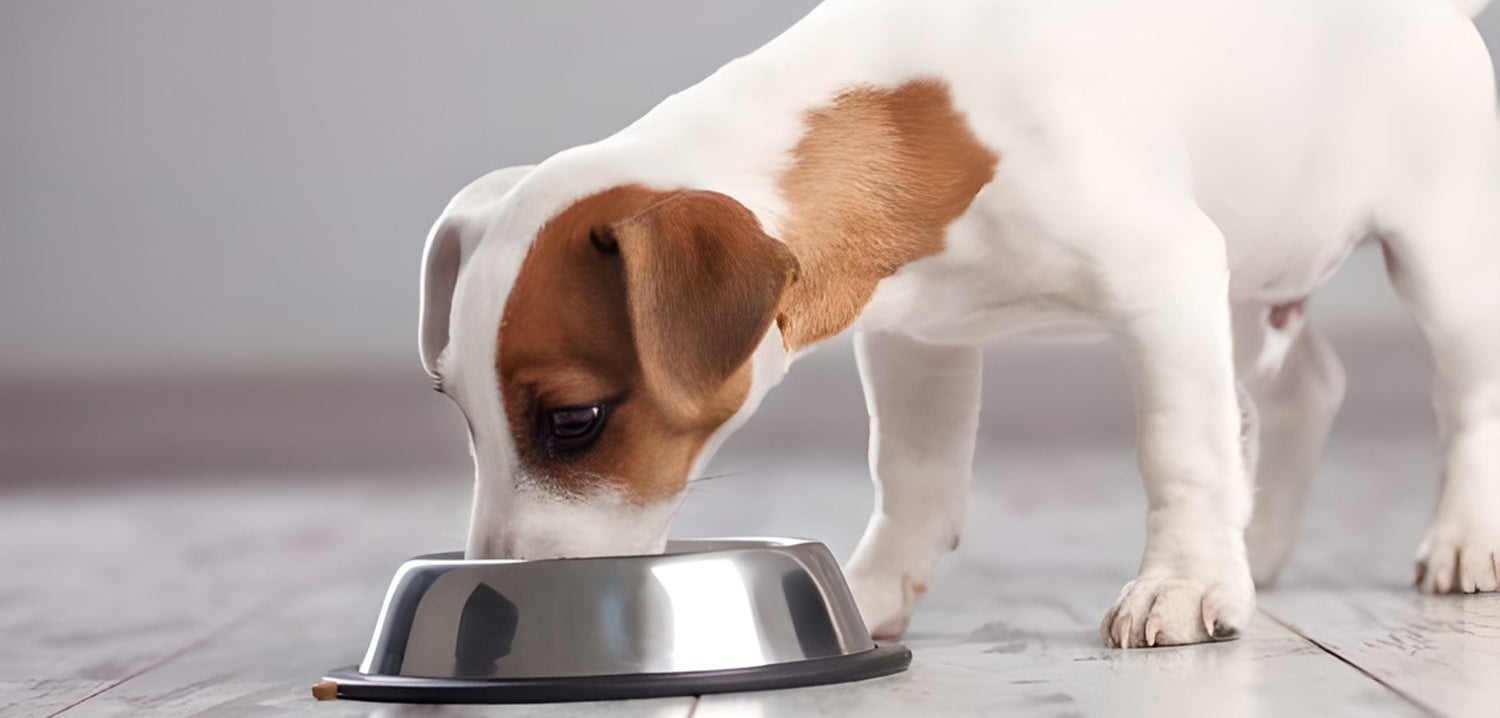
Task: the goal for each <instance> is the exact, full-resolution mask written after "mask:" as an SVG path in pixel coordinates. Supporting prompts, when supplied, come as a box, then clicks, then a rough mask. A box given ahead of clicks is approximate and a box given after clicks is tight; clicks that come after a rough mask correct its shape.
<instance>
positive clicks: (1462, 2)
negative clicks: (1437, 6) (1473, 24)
mask: <svg viewBox="0 0 1500 718" xmlns="http://www.w3.org/2000/svg"><path fill="white" fill-rule="evenodd" d="M1453 3H1454V4H1455V5H1458V7H1459V8H1461V9H1462V10H1463V11H1464V12H1466V13H1469V17H1479V13H1482V12H1484V9H1485V8H1487V7H1489V6H1490V0H1453Z"/></svg>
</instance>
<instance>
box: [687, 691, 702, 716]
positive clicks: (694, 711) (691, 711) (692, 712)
mask: <svg viewBox="0 0 1500 718" xmlns="http://www.w3.org/2000/svg"><path fill="white" fill-rule="evenodd" d="M702 700H703V696H701V695H699V696H693V704H692V705H690V706H688V714H687V718H693V716H696V715H698V703H699V702H701V701H702Z"/></svg>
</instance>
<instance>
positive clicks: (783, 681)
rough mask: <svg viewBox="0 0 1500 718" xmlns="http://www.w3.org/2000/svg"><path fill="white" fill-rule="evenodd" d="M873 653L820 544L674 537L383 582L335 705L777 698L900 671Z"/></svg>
mask: <svg viewBox="0 0 1500 718" xmlns="http://www.w3.org/2000/svg"><path fill="white" fill-rule="evenodd" d="M910 661H911V653H910V652H909V651H908V650H907V649H906V648H905V647H904V646H901V645H899V644H888V645H882V646H876V645H875V643H874V642H873V641H871V640H870V634H869V632H868V631H867V630H866V629H865V626H864V623H863V622H862V621H861V620H860V617H859V611H858V609H857V608H856V607H855V605H854V599H853V598H852V597H851V596H850V594H849V588H848V585H847V584H846V583H845V582H844V577H843V574H842V573H840V572H839V567H838V563H837V562H836V561H835V560H834V558H833V555H832V554H830V553H829V552H828V549H827V547H825V546H823V544H821V543H818V542H815V541H802V540H796V539H708V540H694V541H674V542H672V543H670V544H669V545H668V547H667V550H666V552H665V553H663V554H660V555H650V556H621V557H608V558H585V559H557V560H546V561H465V560H463V558H462V555H461V554H458V553H448V554H433V555H430V556H420V557H417V558H415V559H412V560H411V561H408V562H406V564H404V565H403V566H402V567H401V568H400V570H398V571H397V572H396V576H395V578H394V579H393V580H392V581H391V587H390V590H389V591H388V592H387V594H386V598H385V605H384V606H382V608H381V610H380V617H379V619H378V621H377V623H376V625H375V635H374V638H373V639H372V640H371V641H370V648H369V651H368V652H367V653H366V654H365V659H364V662H363V663H361V664H360V665H359V666H357V667H356V666H349V667H348V668H343V669H339V670H336V671H333V672H331V673H330V674H329V675H328V676H327V677H326V678H325V679H324V682H323V683H321V684H319V687H320V689H321V691H322V692H323V693H324V694H333V693H335V692H336V694H337V696H338V697H341V698H355V699H365V700H386V701H403V702H462V703H471V702H473V703H479V702H486V703H512V702H546V701H563V700H604V699H615V698H635V697H651V696H665V695H694V694H701V693H717V692H725V691H741V690H758V689H764V688H783V687H791V686H800V685H813V684H821V683H834V682H841V681H849V680H859V679H863V678H872V677H875V676H881V675H887V674H890V673H896V672H899V671H901V670H904V669H905V668H906V666H907V665H908V664H909V663H910Z"/></svg>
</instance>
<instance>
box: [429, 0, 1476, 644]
mask: <svg viewBox="0 0 1500 718" xmlns="http://www.w3.org/2000/svg"><path fill="white" fill-rule="evenodd" d="M1483 5H1484V3H1483V2H1481V1H1479V0H1473V1H1471V2H1455V0H1359V1H1352V0H1253V1H1252V0H1049V1H1048V2H1034V1H1029V0H991V1H988V2H979V1H977V0H920V1H919V0H827V1H826V2H824V3H823V4H822V5H820V6H818V7H817V8H816V9H814V10H813V11H812V12H811V13H810V14H809V15H808V16H807V17H806V18H804V19H803V20H801V21H800V22H798V23H797V24H796V25H794V26H793V27H791V28H790V29H789V30H787V31H786V32H785V33H784V34H782V35H781V36H779V37H777V38H775V39H774V40H772V41H771V42H769V43H768V44H766V45H765V46H763V47H761V48H760V49H758V50H756V51H755V52H753V53H751V54H749V55H747V56H745V57H743V58H740V59H737V60H735V61H733V62H730V63H729V64H728V65H725V66H724V67H723V68H722V69H720V70H718V71H717V72H716V73H714V74H713V75H712V76H710V77H709V78H707V79H706V80H704V81H702V82H701V83H699V84H697V85H695V86H693V87H691V88H689V89H687V90H685V91H683V92H681V93H679V94H677V95H674V96H672V97H670V98H668V99H666V100H665V101H663V102H662V103H661V104H660V105H658V106H657V107H656V108H655V109H653V110H652V111H651V112H650V113H648V114H647V115H645V116H644V117H642V118H641V119H639V120H638V121H636V122H635V123H634V124H631V125H630V126H629V127H627V128H625V129H624V130H621V131H620V132H619V133H618V134H615V135H613V136H611V137H609V138H607V139H604V140H602V141H600V142H597V143H594V144H590V145H585V146H581V147H576V148H573V149H570V150H567V151H564V152H561V153H559V154H557V155H555V156H553V157H551V158H549V159H547V160H546V161H544V162H541V163H540V164H537V165H535V166H527V167H513V168H507V169H503V170H499V171H497V172H494V173H492V174H489V175H487V176H485V177H483V178H482V179H480V180H478V181H476V182H475V183H473V184H472V185H470V186H469V187H467V188H465V189H464V190H462V191H461V192H460V193H459V194H458V195H457V196H456V197H455V198H454V199H453V201H452V202H451V204H450V205H449V206H448V207H447V209H446V210H445V211H444V212H443V214H442V215H441V217H440V218H439V219H438V221H437V222H436V224H435V226H434V227H433V230H432V232H431V234H430V236H429V238H428V243H427V247H426V251H425V257H424V273H423V279H422V309H421V315H422V319H421V329H420V349H421V355H422V361H423V364H424V366H425V368H426V369H427V371H428V372H429V373H430V374H431V375H432V376H433V377H434V378H435V380H436V382H437V386H438V388H439V389H440V390H441V391H442V392H444V393H445V394H447V395H448V396H450V397H451V398H452V399H453V400H454V401H455V402H456V403H457V404H458V406H459V407H460V409H461V410H462V412H463V414H464V416H465V418H466V419H467V422H468V428H469V435H470V437H471V448H472V453H473V456H474V461H475V465H476V475H477V478H476V483H475V490H474V499H473V513H472V517H471V529H470V533H469V537H468V545H467V555H468V556H469V557H471V558H498V557H516V558H527V559H540V558H549V557H568V556H593V555H618V554H629V553H651V552H658V551H661V550H662V549H663V547H664V544H665V541H666V535H667V530H668V525H669V523H670V522H671V519H672V517H673V515H674V513H675V512H676V511H677V509H678V506H679V504H680V502H681V501H682V499H683V495H684V489H685V487H686V486H687V485H688V483H689V481H690V480H692V479H693V478H694V477H696V476H698V475H699V474H700V472H701V470H702V468H703V467H704V465H705V463H706V462H707V461H708V459H709V457H711V456H712V455H713V453H714V451H715V450H716V449H717V448H718V447H719V446H720V444H721V443H722V442H723V441H724V440H725V438H726V437H728V436H729V435H730V434H731V433H732V432H733V431H734V430H735V429H736V428H738V427H739V426H741V425H742V424H743V423H744V422H745V421H746V420H747V419H748V418H749V417H750V416H751V414H752V413H753V412H754V411H755V409H756V406H757V405H758V404H759V403H760V401H761V399H762V398H763V397H764V396H765V395H766V393H767V392H768V391H770V390H771V389H772V387H774V386H775V385H776V384H777V382H778V381H779V380H780V379H781V377H782V376H783V375H784V374H785V372H786V371H787V370H788V367H789V366H790V365H791V363H792V362H793V360H794V359H796V358H797V357H798V356H800V355H802V354H803V353H804V352H806V351H808V350H810V349H811V348H813V347H815V346H816V345H818V344H819V343H820V342H822V341H824V340H827V339H829V338H831V337H834V336H837V335H841V334H844V333H853V334H854V337H855V348H856V355H857V358H858V363H859V368H860V376H861V378H862V380H863V383H864V387H865V392H866V395H867V397H868V407H869V412H870V428H871V452H870V454H871V460H870V464H871V473H872V475H873V479H874V483H875V486H876V497H877V499H876V507H875V511H874V514H873V516H872V517H871V519H870V522H869V525H868V528H867V530H866V532H865V534H864V537H863V539H862V540H861V542H860V543H859V546H858V548H857V550H856V551H855V553H854V554H853V557H852V559H851V560H850V562H849V563H848V565H847V567H846V570H847V574H848V578H849V582H850V586H851V589H852V591H853V593H854V596H855V599H856V602H857V603H858V605H859V608H860V612H861V614H862V615H863V618H864V619H865V621H866V623H867V624H868V626H869V628H870V629H871V632H872V634H873V635H874V636H876V637H877V638H889V637H896V636H899V635H900V634H902V632H903V631H904V630H905V628H906V626H907V623H908V621H909V619H910V616H911V614H912V610H913V607H914V604H915V602H916V599H917V597H918V596H920V595H921V594H922V593H923V591H924V590H925V588H926V585H927V582H928V579H929V577H930V574H931V572H932V569H933V565H934V563H935V562H936V561H937V560H938V559H939V557H940V556H941V555H942V554H944V553H945V552H947V551H950V550H951V549H952V548H953V547H954V546H955V545H956V543H957V541H958V536H959V531H960V522H961V518H962V516H963V507H964V502H965V495H966V491H967V485H968V483H969V480H970V474H971V471H972V463H973V454H974V447H975V441H976V439H975V432H976V429H977V423H978V410H979V380H980V365H981V361H980V358H981V346H982V345H984V344H987V343H990V342H993V341H996V340H999V339H1002V338H1005V337H1009V336H1015V335H1018V334H1023V333H1028V332H1034V331H1040V330H1048V329H1051V328H1055V327H1075V326H1084V327H1089V328H1091V330H1092V331H1096V332H1098V333H1099V334H1100V335H1102V336H1109V337H1112V338H1114V339H1116V340H1117V341H1118V343H1119V345H1120V346H1121V347H1122V348H1123V351H1124V352H1125V355H1126V356H1127V358H1128V360H1129V366H1130V372H1131V377H1132V382H1133V387H1134V390H1135V396H1136V401H1137V405H1138V406H1137V426H1138V437H1137V439H1138V449H1139V467H1140V472H1141V474H1142V476H1143V477H1144V481H1145V487H1146V494H1147V497H1148V499H1149V501H1148V506H1149V508H1148V512H1147V517H1146V520H1147V529H1148V530H1147V541H1146V546H1145V554H1144V558H1143V560H1142V562H1141V566H1140V569H1139V574H1138V576H1137V577H1136V578H1135V580H1133V581H1131V582H1130V583H1128V584H1127V585H1126V586H1125V588H1124V590H1123V591H1122V592H1121V594H1120V596H1119V599H1118V601H1117V602H1116V603H1115V605H1114V606H1113V607H1112V608H1110V609H1109V610H1108V612H1107V613H1106V615H1105V617H1104V620H1103V623H1102V625H1101V635H1102V638H1103V640H1104V642H1105V644H1106V645H1108V646H1112V647H1126V648H1130V647H1142V646H1164V645H1179V644H1190V643H1197V642H1205V641H1212V640H1222V639H1229V638H1233V637H1235V636H1236V635H1237V633H1238V632H1239V631H1240V630H1242V629H1243V628H1244V626H1245V625H1246V622H1247V621H1248V620H1249V619H1250V615H1251V613H1252V611H1253V608H1254V602H1255V586H1256V584H1257V583H1259V584H1264V583H1265V582H1268V581H1270V580H1272V579H1273V578H1274V577H1275V576H1276V574H1277V571H1278V570H1279V569H1280V567H1281V565H1282V562H1283V560H1284V559H1285V558H1286V556H1287V552H1288V550H1289V548H1290V546H1291V542H1292V539H1293V535H1294V533H1295V530H1296V525H1297V522H1298V514H1299V511H1300V508H1301V504H1302V502H1303V498H1304V496H1305V495H1306V493H1307V490H1308V485H1309V482H1310V481H1311V479H1312V477H1313V474H1314V470H1315V468H1314V467H1315V463H1316V460H1317V458H1318V455H1319V454H1320V452H1321V450H1322V447H1323V444H1324V441H1325V439H1326V437H1327V435H1328V432H1329V427H1330V424H1331V423H1332V421H1333V418H1334V414H1335V413H1336V412H1337V410H1338V407H1339V404H1340V401H1341V400H1342V396H1343V392H1344V376H1343V371H1342V369H1341V367H1340V364H1339V361H1338V359H1337V357H1335V355H1334V353H1333V350H1332V349H1331V348H1330V346H1329V343H1328V342H1327V341H1325V340H1324V339H1323V337H1322V336H1320V335H1319V334H1318V333H1317V331H1316V330H1315V329H1314V328H1313V327H1312V326H1310V325H1309V323H1308V319H1307V317H1306V315H1305V313H1304V311H1303V309H1304V306H1305V302H1306V300H1307V298H1308V297H1309V296H1311V295H1312V294H1313V293H1314V291H1315V290H1317V289H1318V288H1319V286H1321V285H1322V284H1323V283H1324V282H1326V281H1327V280H1328V279H1329V278H1330V277H1331V276H1332V275H1333V274H1334V272H1335V271H1336V270H1337V269H1338V268H1339V266H1340V265H1341V263H1343V262H1344V260H1345V258H1346V257H1348V256H1349V254H1350V252H1351V251H1352V250H1354V248H1355V247H1356V246H1358V245H1360V244H1361V243H1362V242H1365V241H1367V240H1368V241H1375V242H1379V243H1380V245H1381V246H1382V247H1383V248H1384V252H1385V257H1386V260H1387V264H1388V268H1389V273H1390V276H1391V278H1392V280H1393V284H1394V285H1395V287H1396V288H1397V290H1398V292H1399V294H1400V295H1401V296H1402V297H1403V299H1404V301H1405V303H1406V304H1407V306H1408V307H1409V308H1410V311H1411V312H1412V313H1413V315H1414V316H1415V318H1416V320H1417V323H1418V324H1419V325H1420V327H1421V329H1422V330H1423V332H1424V333H1425V336H1426V338H1427V340H1428V342H1429V344H1430V345H1431V349H1432V352H1433V356H1434V358H1435V360H1436V372H1437V382H1436V390H1435V391H1436V406H1437V411H1438V412H1439V414H1440V418H1441V421H1442V425H1443V427H1444V434H1443V435H1444V440H1445V442H1446V455H1445V472H1444V475H1443V483H1442V494H1441V499H1440V501H1439V504H1438V506H1437V509H1436V514H1435V516H1434V518H1433V520H1432V524H1431V529H1430V530H1429V532H1428V533H1427V535H1426V538H1425V540H1424V541H1423V543H1422V544H1421V547H1420V549H1419V554H1418V578H1417V583H1418V585H1419V587H1420V588H1421V589H1423V590H1425V591H1429V592H1434V593H1448V592H1476V591H1480V592H1487V591H1496V590H1497V587H1500V576H1497V573H1500V276H1497V275H1500V131H1497V129H1500V125H1497V122H1496V111H1495V110H1496V108H1495V92H1494V78H1493V76H1492V75H1493V73H1492V70H1491V65H1490V59H1489V55H1488V54H1487V52H1486V49H1485V46H1484V44H1483V42H1482V41H1481V39H1480V37H1479V36H1478V34H1477V32H1476V31H1475V28H1474V27H1473V24H1472V22H1471V21H1470V14H1469V13H1477V12H1478V10H1480V9H1482V6H1483ZM1465 11H1468V12H1467V13H1466V12H1465ZM1252 493H1253V494H1254V495H1255V502H1254V503H1255V507H1254V510H1253V511H1252Z"/></svg>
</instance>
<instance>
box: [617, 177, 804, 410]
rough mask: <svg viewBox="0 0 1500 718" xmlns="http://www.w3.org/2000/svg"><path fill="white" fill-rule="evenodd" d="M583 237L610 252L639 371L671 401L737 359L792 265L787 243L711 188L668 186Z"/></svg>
mask: <svg viewBox="0 0 1500 718" xmlns="http://www.w3.org/2000/svg"><path fill="white" fill-rule="evenodd" d="M591 240H592V241H593V243H594V247H595V248H596V249H598V250H599V251H601V252H605V253H618V254H619V255H620V257H621V259H622V262H623V266H624V275H625V294H626V305H627V309H628V311H629V315H630V324H631V332H632V334H633V336H634V340H635V347H636V353H637V355H638V356H639V357H640V362H641V369H642V373H643V374H644V375H645V379H646V381H647V383H648V384H649V385H651V386H653V387H655V388H656V389H657V390H658V391H660V392H662V393H663V394H665V395H666V397H668V398H669V400H671V401H673V402H674V403H678V405H679V406H682V405H684V404H686V403H690V402H692V401H694V400H695V399H697V398H700V397H703V396H706V395H707V394H708V393H709V392H712V391H714V390H715V389H717V388H718V387H719V386H720V385H722V384H723V382H725V381H726V380H728V379H729V378H730V377H731V376H732V375H733V374H734V373H735V372H736V371H737V370H738V369H739V368H740V367H741V366H743V365H744V363H745V362H746V361H747V360H748V359H749V358H750V356H751V354H753V353H754V352H755V348H756V346H757V345H758V344H759V343H760V340H761V338H762V337H764V336H765V334H766V331H767V330H768V329H769V328H770V325H771V322H772V321H774V320H775V318H776V312H777V306H778V304H779V303H780V300H781V296H782V293H783V292H784V291H785V290H786V287H787V285H788V284H790V283H791V282H792V281H794V280H795V278H796V274H797V260H796V258H795V257H794V256H793V255H792V253H791V251H790V250H788V249H787V248H786V246H785V245H783V244H782V243H781V242H778V241H776V240H775V239H773V238H771V237H770V236H768V235H766V233H765V232H763V231H762V230H761V227H760V223H759V222H758V221H757V220H756V218H755V215H754V214H752V213H751V212H750V210H748V209H746V208H745V207H744V206H743V205H741V204H740V203H739V202H736V201H735V200H734V199H731V198H730V197H728V196H725V195H722V194H719V193H717V192H707V191H685V192H678V193H675V194H673V195H671V196H670V197H668V198H666V199H665V200H663V201H661V202H659V203H658V204H656V205H654V206H652V207H650V208H648V209H646V210H645V211H643V212H641V213H640V214H637V215H635V216H633V217H631V218H629V219H626V220H624V221H622V222H619V223H617V224H615V225H613V226H607V227H598V228H595V229H594V232H593V234H592V236H591Z"/></svg>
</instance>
